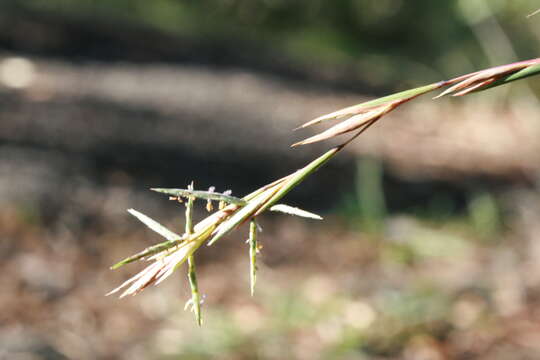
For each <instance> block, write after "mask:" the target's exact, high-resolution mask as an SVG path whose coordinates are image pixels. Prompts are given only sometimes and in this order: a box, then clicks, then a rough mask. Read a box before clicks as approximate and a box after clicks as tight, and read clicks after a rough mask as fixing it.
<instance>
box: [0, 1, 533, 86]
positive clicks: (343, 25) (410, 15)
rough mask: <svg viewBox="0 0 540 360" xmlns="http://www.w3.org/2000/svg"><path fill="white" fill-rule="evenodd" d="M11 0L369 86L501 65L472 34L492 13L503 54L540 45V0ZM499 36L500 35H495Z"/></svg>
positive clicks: (522, 53)
mask: <svg viewBox="0 0 540 360" xmlns="http://www.w3.org/2000/svg"><path fill="white" fill-rule="evenodd" d="M11 4H12V5H13V4H17V5H19V6H23V7H26V8H30V9H33V10H37V11H48V12H54V13H56V14H65V15H66V16H75V17H76V16H79V17H84V18H87V19H88V18H90V19H92V18H94V19H97V18H101V19H105V20H107V21H112V22H118V21H124V22H130V23H135V24H140V25H144V26H150V27H153V28H155V29H159V30H161V31H165V32H167V33H170V34H173V35H174V34H175V35H179V36H187V37H190V38H193V39H201V40H203V39H204V40H209V41H221V40H229V41H231V40H232V41H235V40H241V41H247V42H253V43H256V44H258V45H261V44H263V46H265V47H267V48H269V49H273V50H274V51H275V52H276V54H281V56H283V57H284V58H288V59H289V60H291V61H296V62H298V64H301V65H302V66H305V67H308V68H314V69H319V70H320V71H322V72H324V70H329V69H332V71H334V72H335V71H346V72H347V74H349V75H350V76H353V77H354V78H355V79H356V78H358V79H363V80H364V81H368V82H369V81H371V82H373V83H372V84H371V85H374V86H386V87H395V88H397V87H399V88H402V87H406V86H408V85H411V84H418V83H422V82H426V81H431V80H433V79H440V78H447V77H450V76H452V75H454V74H456V73H462V72H464V71H466V70H467V69H472V68H481V67H486V66H489V65H495V64H493V63H492V62H493V61H492V60H493V59H491V58H489V56H488V57H486V56H485V55H486V54H484V53H483V51H482V50H479V49H482V45H485V46H488V47H489V46H490V45H489V44H481V43H480V42H481V41H482V40H481V39H480V38H478V37H475V33H476V32H478V31H477V30H478V29H479V28H480V26H483V24H484V22H486V23H488V22H490V21H492V22H493V21H495V25H496V26H497V27H498V28H500V31H501V32H500V34H503V35H504V34H506V35H507V36H508V37H510V38H512V44H511V45H512V48H511V49H510V50H508V51H510V52H512V53H514V54H505V53H504V51H506V52H508V51H507V50H500V49H499V50H498V51H499V53H500V52H501V51H503V53H502V55H503V56H508V57H512V55H516V56H517V57H519V58H530V57H534V56H536V55H535V54H537V53H538V51H539V50H540V49H539V48H538V35H537V34H538V33H539V31H540V30H539V28H540V24H539V22H538V21H535V20H534V18H530V19H526V15H527V14H529V13H530V12H531V10H534V9H536V8H537V2H536V1H534V0H514V1H498V0H497V1H494V0H465V1H431V0H421V1H414V2H412V1H394V0H380V1H376V2H375V1H370V0H334V1H323V0H298V1H285V0H264V1H263V0H229V1H211V0H199V1H195V0H153V1H147V0H114V1H105V0H78V1H73V0H26V1H22V0H18V1H17V0H16V1H14V2H11ZM1 6H2V5H0V7H1ZM3 6H8V5H7V4H4V5H3ZM411 19H414V21H411ZM516 19H519V21H517V20H516ZM426 29H429V31H426ZM488 30H489V28H488ZM494 35H495V34H494ZM499 40H500V39H498V38H497V36H494V39H493V41H499ZM533 44H536V45H533ZM488 55H489V54H488ZM512 60H513V59H509V61H512ZM336 66H341V67H337V68H336ZM367 69H369V71H367ZM373 71H374V72H375V73H376V76H375V75H373ZM441 72H442V73H443V74H441ZM372 75H373V76H372Z"/></svg>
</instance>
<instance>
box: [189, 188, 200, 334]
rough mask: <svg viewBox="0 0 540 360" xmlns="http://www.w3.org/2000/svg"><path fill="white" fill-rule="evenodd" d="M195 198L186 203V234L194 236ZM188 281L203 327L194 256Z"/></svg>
mask: <svg viewBox="0 0 540 360" xmlns="http://www.w3.org/2000/svg"><path fill="white" fill-rule="evenodd" d="M188 189H189V190H192V191H193V183H191V184H190V185H189V186H188ZM194 201H195V198H194V197H192V196H190V197H189V198H188V201H187V202H186V234H187V235H191V234H193V203H194ZM187 261H188V279H189V286H190V288H191V305H192V307H193V311H194V312H195V318H196V319H197V324H199V326H201V325H202V316H201V296H200V294H199V286H198V284H197V274H196V272H195V257H194V256H193V255H190V256H188V259H187Z"/></svg>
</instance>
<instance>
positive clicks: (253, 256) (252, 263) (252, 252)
mask: <svg viewBox="0 0 540 360" xmlns="http://www.w3.org/2000/svg"><path fill="white" fill-rule="evenodd" d="M258 246H259V245H258V243H257V223H256V222H255V220H253V219H252V220H251V222H250V223H249V270H250V284H251V296H253V293H254V292H255V283H256V282H257V248H258Z"/></svg>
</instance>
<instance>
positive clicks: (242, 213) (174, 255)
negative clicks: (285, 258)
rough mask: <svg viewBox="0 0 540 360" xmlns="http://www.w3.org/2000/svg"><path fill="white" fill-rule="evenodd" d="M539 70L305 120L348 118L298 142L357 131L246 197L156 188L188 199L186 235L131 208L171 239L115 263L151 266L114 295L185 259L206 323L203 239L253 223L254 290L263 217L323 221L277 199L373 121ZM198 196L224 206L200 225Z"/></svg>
mask: <svg viewBox="0 0 540 360" xmlns="http://www.w3.org/2000/svg"><path fill="white" fill-rule="evenodd" d="M539 73H540V58H536V59H531V60H526V61H521V62H516V63H512V64H507V65H502V66H497V67H493V68H489V69H485V70H481V71H477V72H474V73H471V74H467V75H463V76H460V77H456V78H453V79H450V80H446V81H440V82H437V83H433V84H429V85H426V86H422V87H418V88H414V89H410V90H406V91H402V92H399V93H396V94H392V95H389V96H385V97H382V98H378V99H375V100H372V101H368V102H364V103H361V104H358V105H354V106H350V107H347V108H345V109H341V110H338V111H335V112H332V113H330V114H327V115H323V116H320V117H318V118H316V119H313V120H311V121H309V122H307V123H305V124H303V125H302V126H300V128H306V127H309V126H313V125H316V124H320V123H323V122H328V121H330V120H337V119H344V120H343V121H341V122H339V123H338V124H336V125H333V126H331V127H330V128H328V129H327V130H324V131H322V132H321V133H319V134H317V135H314V136H311V137H309V138H307V139H305V140H303V141H300V142H297V143H295V144H293V145H292V146H300V145H306V144H311V143H315V142H319V141H323V140H327V139H330V138H333V137H336V136H339V135H344V134H349V133H351V134H352V136H351V137H350V138H349V139H348V140H346V141H345V142H344V143H342V144H341V145H339V146H336V147H333V148H331V149H330V150H328V151H327V152H325V153H324V154H323V155H321V156H320V157H318V158H316V159H315V160H313V161H312V162H310V163H309V164H307V165H306V166H305V167H303V168H301V169H299V170H297V171H295V172H293V173H292V174H290V175H288V176H285V177H283V178H281V179H278V180H276V181H274V182H272V183H270V184H268V185H265V186H263V187H261V188H259V189H257V190H255V191H253V192H252V193H250V194H248V195H246V196H244V197H242V198H239V197H235V196H232V195H231V194H230V192H223V193H218V192H215V191H214V190H213V189H210V190H208V191H201V190H194V188H193V185H192V184H191V185H190V186H188V187H187V189H170V188H167V189H165V188H153V189H151V190H153V191H156V192H158V193H162V194H165V195H168V196H169V197H170V199H172V200H175V201H180V202H182V201H183V200H185V202H186V204H185V205H186V211H185V224H186V225H185V231H184V233H183V234H182V235H180V234H177V233H175V232H173V231H171V230H169V229H167V228H166V227H164V226H162V225H161V224H159V222H157V221H155V220H153V219H151V218H149V217H148V216H146V215H144V214H142V213H140V212H138V211H136V210H133V209H130V210H128V211H129V212H130V213H131V214H132V215H133V216H135V217H136V218H138V219H139V220H140V221H141V222H142V223H144V224H145V225H146V226H148V227H149V228H150V229H152V230H153V231H155V232H156V233H158V234H159V235H161V236H163V237H164V238H165V239H166V240H165V241H163V242H161V243H158V244H156V245H154V246H151V247H149V248H146V249H144V250H143V251H141V252H139V253H137V254H134V255H132V256H130V257H128V258H126V259H124V260H121V261H120V262H118V263H117V264H115V265H113V266H112V269H116V268H119V267H121V266H123V265H125V264H128V263H131V262H134V261H140V260H141V261H147V262H150V265H148V266H147V267H146V268H145V269H143V270H142V271H141V272H139V273H138V274H136V275H135V276H133V277H132V278H130V279H129V280H127V281H126V282H124V283H123V284H121V285H120V286H119V287H117V288H116V289H114V290H112V291H111V292H110V293H109V294H114V293H117V292H121V294H120V297H124V296H127V295H135V294H137V293H139V292H140V291H142V290H144V289H145V288H146V287H148V286H150V285H158V284H159V283H161V282H162V281H163V280H165V279H166V278H168V277H169V276H170V275H171V274H172V273H173V272H174V271H175V270H176V269H178V267H180V266H181V265H182V264H183V263H184V262H187V263H188V279H189V283H190V286H191V298H190V299H189V300H188V303H187V304H186V307H189V306H191V308H192V310H193V312H194V314H195V317H196V320H197V323H198V324H199V325H201V324H202V317H201V306H200V304H201V296H200V292H199V289H198V285H197V278H196V268H195V258H194V254H195V252H196V251H197V249H199V248H200V247H201V246H202V245H203V244H205V243H206V244H207V245H213V244H214V243H216V242H217V241H218V240H220V239H221V238H223V237H224V236H225V235H227V234H229V233H230V232H231V231H233V230H235V229H236V228H238V227H239V226H240V225H242V224H243V223H246V222H249V223H250V226H249V239H248V243H249V258H250V271H249V272H250V279H251V293H252V294H253V293H254V289H255V282H256V271H257V264H256V255H257V252H258V250H259V248H258V243H257V224H256V219H257V217H258V216H260V215H262V214H263V213H264V212H266V211H268V210H269V211H280V212H284V213H287V214H290V215H296V216H301V217H306V218H311V219H318V220H321V219H322V218H321V217H320V216H318V215H316V214H312V213H309V212H307V211H304V210H301V209H298V208H295V207H291V206H288V205H285V204H277V202H278V201H279V200H281V199H282V198H283V197H284V196H285V195H286V194H287V193H288V192H289V191H291V190H292V189H293V188H295V187H296V186H298V185H299V184H300V183H301V182H302V181H303V180H304V179H306V178H307V177H308V176H310V175H311V174H313V173H314V172H315V171H316V170H317V169H318V168H320V167H321V166H323V165H324V164H325V163H326V162H328V161H329V160H330V159H332V158H333V157H334V156H336V155H337V154H338V153H339V152H340V151H341V150H343V149H344V148H345V147H346V146H347V145H348V144H350V143H351V142H352V141H353V140H354V139H356V138H357V137H358V136H359V135H360V134H362V133H363V132H364V131H366V130H367V129H368V128H369V127H370V126H372V125H373V124H375V123H376V122H377V121H378V120H380V119H381V118H382V117H384V116H386V115H387V114H388V113H390V112H392V111H394V110H395V109H396V108H398V107H399V106H401V105H403V104H405V103H407V102H409V101H411V100H413V99H415V98H417V97H419V96H421V95H424V94H427V93H430V92H433V91H435V90H438V89H442V88H446V89H445V90H444V91H443V92H442V93H440V94H439V95H437V96H436V97H434V99H437V98H440V97H442V96H446V95H451V96H463V95H467V94H470V93H473V92H478V91H482V90H486V89H489V88H492V87H495V86H500V85H505V84H508V83H510V82H512V81H516V80H521V79H524V78H526V77H529V76H533V75H538V74H539ZM196 200H203V201H206V205H207V206H206V208H207V210H208V211H212V210H213V206H212V202H213V201H217V202H219V204H220V206H219V207H218V209H217V210H216V211H215V212H213V213H212V214H210V215H209V216H207V217H206V218H204V219H202V220H201V221H199V222H198V223H197V224H195V225H194V224H193V218H192V216H193V215H192V214H193V211H192V209H193V206H194V203H195V202H196Z"/></svg>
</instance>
